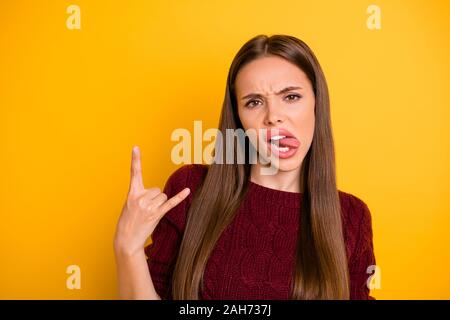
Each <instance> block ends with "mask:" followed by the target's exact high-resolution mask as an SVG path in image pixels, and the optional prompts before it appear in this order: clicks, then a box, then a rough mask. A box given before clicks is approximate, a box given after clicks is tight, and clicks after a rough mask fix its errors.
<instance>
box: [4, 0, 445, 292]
mask: <svg viewBox="0 0 450 320" xmlns="http://www.w3.org/2000/svg"><path fill="white" fill-rule="evenodd" d="M70 4H77V5H78V6H79V7H80V9H81V30H69V29H68V28H67V27H66V19H67V18H68V16H69V14H67V13H66V8H67V7H68V6H69V5H70ZM370 4H376V5H378V6H379V7H380V8H381V27H382V28H381V30H369V29H368V28H367V27H366V20H367V18H368V16H369V14H367V13H366V9H367V7H368V6H369V5H370ZM449 9H450V5H449V3H448V1H425V0H421V1H410V0H408V1H406V0H404V1H387V0H383V1H381V0H377V1H376V2H372V1H350V0H347V1H299V0H295V1H260V0H258V1H242V0H233V1H211V0H208V1H206V0H205V1H180V0H178V1H116V2H114V1H103V2H100V1H81V0H76V1H74V2H70V1H50V0H48V1H2V2H1V4H0V130H1V133H0V137H1V141H0V148H1V149H0V177H1V178H0V197H1V198H0V215H1V216H0V219H1V220H0V221H1V222H0V298H1V299H16V298H22V299H47V298H52V299H115V298H117V291H116V290H117V283H116V275H115V262H114V255H113V250H112V239H113V234H114V229H115V224H116V222H117V218H118V216H119V213H120V209H121V207H122V204H123V202H124V201H125V197H126V193H127V190H128V181H129V167H130V156H131V148H132V146H133V145H139V146H140V147H141V150H142V160H143V174H144V182H145V184H146V187H150V186H159V187H162V186H163V185H164V183H165V181H166V179H167V177H168V175H169V174H170V173H171V172H172V171H173V170H175V169H176V168H177V166H176V165H175V164H173V163H172V162H171V160H170V151H171V149H172V147H173V146H174V145H175V142H172V141H170V134H171V132H172V131H173V130H174V129H176V128H188V129H190V130H191V131H193V121H194V120H203V128H204V129H206V128H214V127H216V126H217V123H218V117H219V112H220V108H221V104H222V100H223V96H224V89H225V82H226V75H227V71H228V68H229V65H230V63H231V60H232V58H233V56H234V55H235V54H236V52H237V50H238V49H239V48H240V46H241V45H242V44H243V43H244V42H245V41H247V40H248V39H250V38H251V37H253V36H255V35H257V34H261V33H264V34H276V33H283V34H291V35H294V36H296V37H299V38H300V39H302V40H304V41H305V42H306V43H308V45H309V46H310V47H311V48H312V49H313V51H314V52H315V53H316V55H317V57H318V59H319V61H320V62H321V64H322V67H323V69H324V71H325V74H326V76H327V80H328V84H329V87H330V94H331V108H332V121H333V129H334V135H335V143H336V153H337V175H338V187H339V189H341V190H344V191H346V192H350V193H353V194H355V195H356V196H358V197H360V198H361V199H363V200H364V201H365V202H366V203H367V204H368V206H369V208H370V210H371V212H372V219H373V228H374V245H375V253H376V258H377V263H378V265H379V267H380V268H381V277H382V278H381V289H379V290H373V291H372V294H373V295H374V296H375V297H376V298H377V299H422V298H423V299H442V298H445V299H449V298H450V277H449V276H448V270H449V269H450V250H449V230H448V229H449V228H450V216H449V213H450V168H449V164H450V161H449V160H450V152H449V146H450V144H449V142H450V139H449V138H450V126H449V125H448V124H449V118H450V117H449V115H450V111H449V110H450V107H449V105H450V99H449V94H448V90H449V84H450V65H449V53H450V52H449V51H450V50H449V43H450V42H449V41H448V40H449V30H450V22H449V21H450V10H449ZM72 264H75V265H79V266H80V268H81V289H80V290H68V289H67V288H66V279H67V277H68V276H69V275H68V274H66V268H67V266H69V265H72Z"/></svg>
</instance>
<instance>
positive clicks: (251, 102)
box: [245, 100, 261, 108]
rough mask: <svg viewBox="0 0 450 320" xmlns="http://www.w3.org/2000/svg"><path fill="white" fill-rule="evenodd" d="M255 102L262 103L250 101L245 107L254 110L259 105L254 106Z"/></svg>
mask: <svg viewBox="0 0 450 320" xmlns="http://www.w3.org/2000/svg"><path fill="white" fill-rule="evenodd" d="M255 102H261V101H260V100H250V101H248V102H247V103H246V104H245V106H246V107H247V108H254V107H256V106H257V105H255V104H254V103H255Z"/></svg>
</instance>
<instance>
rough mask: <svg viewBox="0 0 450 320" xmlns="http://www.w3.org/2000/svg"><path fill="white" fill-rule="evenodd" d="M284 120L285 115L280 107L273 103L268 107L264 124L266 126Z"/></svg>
mask: <svg viewBox="0 0 450 320" xmlns="http://www.w3.org/2000/svg"><path fill="white" fill-rule="evenodd" d="M283 121H284V116H283V115H282V114H281V111H280V109H279V108H277V107H276V106H274V105H273V104H272V105H270V106H268V107H267V111H266V116H265V117H264V124H265V125H266V126H268V125H274V124H277V123H283Z"/></svg>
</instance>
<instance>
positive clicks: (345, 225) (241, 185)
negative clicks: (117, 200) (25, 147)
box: [114, 35, 375, 300]
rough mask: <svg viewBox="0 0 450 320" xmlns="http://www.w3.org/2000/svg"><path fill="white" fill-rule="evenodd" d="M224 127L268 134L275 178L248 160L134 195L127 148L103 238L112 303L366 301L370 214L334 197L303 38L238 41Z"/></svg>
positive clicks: (136, 174)
mask: <svg viewBox="0 0 450 320" xmlns="http://www.w3.org/2000/svg"><path fill="white" fill-rule="evenodd" d="M226 129H235V130H236V129H242V130H248V129H255V130H257V132H260V130H259V129H266V130H268V131H267V132H268V138H266V139H264V141H265V142H266V143H263V144H262V147H263V148H265V149H264V150H265V151H267V154H268V155H269V156H274V155H275V156H276V157H277V159H279V161H277V167H276V169H277V171H276V173H275V174H272V175H267V174H262V169H263V166H264V165H265V166H267V164H263V163H262V162H260V161H257V162H256V163H255V162H252V163H250V161H247V160H248V157H246V161H245V163H242V164H239V163H232V164H221V163H219V161H215V162H213V163H212V164H211V165H209V166H207V165H196V164H194V165H185V166H183V167H181V168H179V169H178V170H176V171H175V172H174V173H173V174H172V175H171V176H170V178H169V179H168V181H167V183H166V185H165V188H164V192H163V193H162V192H161V190H159V189H158V188H151V189H145V188H144V186H143V182H142V177H141V164H140V156H139V149H138V148H137V147H135V148H133V154H132V172H131V183H130V190H129V195H128V199H127V202H126V203H125V205H124V208H123V210H122V214H121V216H120V218H119V222H118V225H117V230H116V235H115V239H114V247H115V253H116V261H117V270H118V281H119V293H120V296H121V298H124V299H177V300H178V299H372V297H371V296H370V295H369V289H368V286H367V279H368V278H369V277H370V274H369V273H367V269H368V267H369V266H371V265H375V256H374V250H373V242H372V225H371V215H370V212H369V209H368V207H367V205H366V204H365V203H364V202H363V201H362V200H360V199H359V198H357V197H356V196H354V195H351V194H349V193H345V192H343V191H340V190H337V187H336V176H335V154H334V144H333V136H332V128H331V121H330V106H329V96H328V88H327V84H326V80H325V76H324V74H323V72H322V69H321V67H320V65H319V62H318V61H317V59H316V57H315V55H314V53H313V52H312V51H311V50H310V48H309V47H308V46H307V45H306V44H305V43H304V42H302V41H301V40H299V39H297V38H295V37H292V36H286V35H273V36H271V37H268V36H264V35H260V36H257V37H255V38H253V39H251V40H249V41H248V42H247V43H245V44H244V46H243V47H242V48H241V49H240V50H239V52H238V53H237V55H236V57H235V58H234V60H233V62H232V64H231V67H230V70H229V74H228V79H227V86H226V91H225V100H224V103H223V108H222V113H221V117H220V123H219V130H220V132H221V133H222V134H223V135H224V136H225V132H226ZM275 129H276V130H277V131H276V132H277V133H276V136H275V135H274V134H272V133H271V132H272V131H273V130H275ZM260 138H261V137H260V136H258V139H260ZM216 146H217V145H216ZM231 148H234V149H236V148H239V145H238V146H236V145H235V146H233V147H231ZM228 150H231V149H228ZM247 151H248V150H247V149H246V150H245V152H246V155H248V153H247ZM258 152H261V151H260V150H258ZM216 160H217V159H216ZM149 235H151V239H152V243H151V244H150V245H148V246H145V242H146V239H147V238H148V237H149Z"/></svg>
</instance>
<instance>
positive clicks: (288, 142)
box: [278, 138, 300, 148]
mask: <svg viewBox="0 0 450 320" xmlns="http://www.w3.org/2000/svg"><path fill="white" fill-rule="evenodd" d="M278 145H279V146H280V147H289V148H298V146H299V145H300V142H299V141H298V140H297V139H295V138H283V139H280V140H279V141H278Z"/></svg>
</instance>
